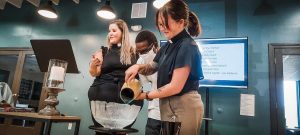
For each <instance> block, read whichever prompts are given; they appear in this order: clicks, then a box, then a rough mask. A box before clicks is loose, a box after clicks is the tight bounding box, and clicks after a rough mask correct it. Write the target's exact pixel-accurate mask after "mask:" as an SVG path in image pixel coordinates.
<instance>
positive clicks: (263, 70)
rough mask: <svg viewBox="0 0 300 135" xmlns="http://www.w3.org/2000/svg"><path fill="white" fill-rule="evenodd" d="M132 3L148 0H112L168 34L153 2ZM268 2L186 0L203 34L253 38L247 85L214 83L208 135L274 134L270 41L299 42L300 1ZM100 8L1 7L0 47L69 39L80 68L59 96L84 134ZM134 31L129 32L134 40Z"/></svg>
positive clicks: (85, 4)
mask: <svg viewBox="0 0 300 135" xmlns="http://www.w3.org/2000/svg"><path fill="white" fill-rule="evenodd" d="M131 2H144V1H143V0H131V1H130V2H129V1H124V0H113V1H112V2H111V4H112V6H113V8H114V9H115V10H116V11H117V13H118V15H119V17H120V18H123V19H124V20H126V21H127V22H128V24H129V26H131V25H136V24H141V25H143V28H144V29H149V30H152V31H154V32H155V34H156V35H157V37H158V39H164V37H163V36H162V35H160V34H159V32H158V31H157V30H156V28H155V26H154V25H155V22H154V15H155V9H154V8H153V6H152V3H150V2H148V10H147V11H148V12H147V18H146V19H131V18H130V12H131ZM270 3H271V4H272V5H273V7H274V9H275V11H276V12H275V13H273V14H269V15H253V12H254V10H255V8H256V7H257V6H258V5H259V4H260V0H252V1H244V0H224V1H222V0H211V1H207V0H199V1H196V0H188V4H189V6H190V8H191V10H193V11H194V12H196V13H197V15H198V16H199V18H200V21H201V24H202V26H203V34H202V36H201V37H210V38H215V37H242V36H247V37H248V38H249V52H248V53H249V54H248V55H249V67H248V69H249V71H248V72H249V88H248V89H247V90H245V89H230V88H210V93H211V95H210V99H211V102H210V104H211V108H210V109H211V116H212V117H213V119H214V120H213V121H212V122H210V125H209V129H210V135H269V134H270V111H269V108H270V106H269V79H268V76H269V75H268V74H269V73H268V43H299V42H300V36H299V35H300V23H299V22H300V2H299V1H297V0H289V1H281V0H273V1H272V2H270ZM101 4H103V2H102V3H101ZM98 7H99V4H98V3H97V2H96V1H82V2H80V4H79V5H76V4H74V3H72V2H67V1H62V2H61V4H60V5H59V6H57V9H58V11H59V12H60V18H59V19H58V20H55V21H49V20H47V19H44V18H42V17H40V16H38V15H37V14H36V13H35V7H34V6H32V5H31V4H29V3H28V2H24V3H23V6H22V8H21V9H18V8H15V7H13V6H11V5H10V4H7V5H6V8H5V10H3V11H0V47H30V42H29V40H30V39H42V38H46V39H53V38H55V39H57V38H59V39H61V38H62V39H70V40H71V42H72V45H73V51H74V54H75V58H76V61H77V64H78V67H79V70H80V71H81V73H80V74H68V75H67V76H66V84H65V88H66V91H65V92H63V93H61V94H60V95H59V100H60V103H61V104H60V105H59V107H58V108H59V110H60V111H61V112H62V113H64V114H67V115H78V116H80V117H81V118H82V122H81V127H80V134H81V135H87V134H93V132H92V131H90V130H89V129H88V126H89V125H91V124H92V121H91V118H90V111H89V107H88V98H87V90H88V88H89V86H90V84H91V83H92V80H93V78H92V77H90V76H89V74H88V63H89V58H90V54H91V53H92V52H93V51H95V50H96V49H97V48H99V46H100V45H104V43H105V36H106V34H107V23H108V21H103V20H101V19H99V18H98V17H97V16H96V13H95V11H96V9H97V8H98ZM136 34H137V33H136V32H131V36H132V39H134V37H135V35H136ZM201 93H202V90H201ZM241 93H249V94H254V95H255V96H256V97H255V98H256V102H255V117H247V116H240V115H239V106H240V94H241ZM202 96H203V100H205V98H204V95H202ZM75 98H78V101H75V100H74V99H75ZM146 116H147V113H146V110H145V108H144V109H143V110H142V112H141V113H140V114H139V116H138V119H137V121H136V123H135V124H134V128H137V129H139V130H140V132H139V133H137V135H138V134H143V133H144V126H145V122H146ZM66 129H67V124H55V125H54V126H53V132H52V134H53V135H56V134H63V135H67V134H72V133H73V131H68V130H66Z"/></svg>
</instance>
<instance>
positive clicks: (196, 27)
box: [187, 11, 202, 37]
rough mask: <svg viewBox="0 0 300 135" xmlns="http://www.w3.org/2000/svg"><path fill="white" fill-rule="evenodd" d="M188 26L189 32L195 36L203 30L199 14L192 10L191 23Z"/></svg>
mask: <svg viewBox="0 0 300 135" xmlns="http://www.w3.org/2000/svg"><path fill="white" fill-rule="evenodd" d="M187 28H188V32H189V33H190V35H191V36H193V37H197V36H198V35H199V34H201V31H202V29H201V26H200V22H199V19H198V17H197V15H196V14H195V13H194V12H192V11H189V23H188V26H187Z"/></svg>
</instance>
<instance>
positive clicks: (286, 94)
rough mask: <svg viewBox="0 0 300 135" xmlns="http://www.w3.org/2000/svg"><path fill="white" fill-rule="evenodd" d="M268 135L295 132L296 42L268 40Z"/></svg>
mask: <svg viewBox="0 0 300 135" xmlns="http://www.w3.org/2000/svg"><path fill="white" fill-rule="evenodd" d="M269 80H270V87H269V90H270V113H271V134H272V135H299V134H300V128H299V107H300V101H299V93H300V89H299V86H300V44H269Z"/></svg>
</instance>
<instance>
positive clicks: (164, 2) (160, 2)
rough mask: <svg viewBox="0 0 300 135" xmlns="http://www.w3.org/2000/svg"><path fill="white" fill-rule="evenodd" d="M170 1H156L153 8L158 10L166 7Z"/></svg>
mask: <svg viewBox="0 0 300 135" xmlns="http://www.w3.org/2000/svg"><path fill="white" fill-rule="evenodd" d="M169 1H170V0H155V1H153V6H154V7H155V8H157V9H159V8H161V7H162V6H164V5H165V4H166V3H167V2H169Z"/></svg>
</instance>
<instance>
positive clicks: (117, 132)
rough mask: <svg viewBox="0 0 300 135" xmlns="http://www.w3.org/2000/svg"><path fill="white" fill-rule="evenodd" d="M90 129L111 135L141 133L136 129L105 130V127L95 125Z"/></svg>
mask: <svg viewBox="0 0 300 135" xmlns="http://www.w3.org/2000/svg"><path fill="white" fill-rule="evenodd" d="M89 129H92V130H94V131H95V132H100V133H106V134H111V135H118V134H129V133H136V132H139V131H138V130H137V129H134V128H126V129H111V128H104V127H96V126H94V125H92V126H89Z"/></svg>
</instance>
